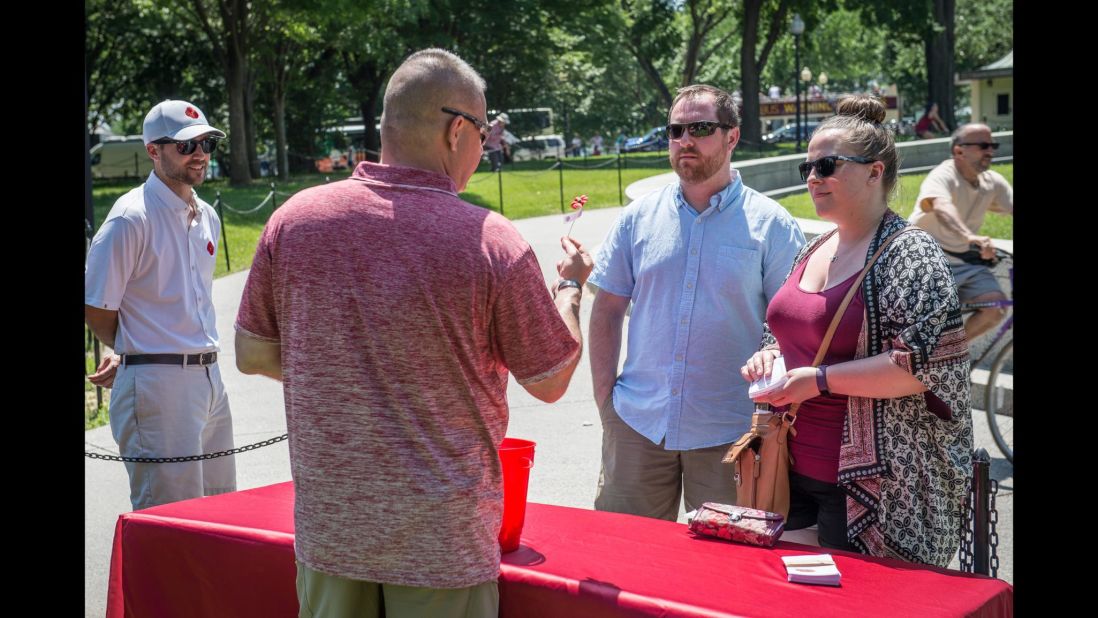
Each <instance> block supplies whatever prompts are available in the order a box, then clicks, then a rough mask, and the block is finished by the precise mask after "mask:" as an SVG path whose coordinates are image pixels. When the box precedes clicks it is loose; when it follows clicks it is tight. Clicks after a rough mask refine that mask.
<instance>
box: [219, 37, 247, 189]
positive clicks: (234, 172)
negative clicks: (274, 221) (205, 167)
mask: <svg viewBox="0 0 1098 618" xmlns="http://www.w3.org/2000/svg"><path fill="white" fill-rule="evenodd" d="M244 72H245V66H244V57H243V54H241V53H239V48H238V47H237V46H235V45H233V46H232V47H231V48H230V51H229V62H228V64H227V66H226V73H227V75H226V76H225V81H226V82H227V83H228V86H229V183H230V184H232V186H234V187H239V186H242V185H247V184H250V183H251V182H252V175H251V171H250V170H249V169H248V130H247V119H246V115H245V113H244V106H245V104H246V103H245V99H244V83H245V79H244V75H245V73H244Z"/></svg>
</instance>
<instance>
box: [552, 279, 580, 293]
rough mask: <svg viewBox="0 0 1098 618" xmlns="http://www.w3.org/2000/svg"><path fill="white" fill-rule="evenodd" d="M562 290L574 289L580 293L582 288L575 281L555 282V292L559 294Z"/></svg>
mask: <svg viewBox="0 0 1098 618" xmlns="http://www.w3.org/2000/svg"><path fill="white" fill-rule="evenodd" d="M564 288H576V289H577V290H580V291H581V292H582V291H583V288H582V287H581V286H580V282H579V281H576V280H575V279H561V280H560V281H558V282H557V291H558V292H559V291H561V290H563V289H564Z"/></svg>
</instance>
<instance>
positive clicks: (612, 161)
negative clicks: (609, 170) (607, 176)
mask: <svg viewBox="0 0 1098 618" xmlns="http://www.w3.org/2000/svg"><path fill="white" fill-rule="evenodd" d="M617 162H618V160H617V159H609V160H607V161H605V162H603V163H599V164H598V165H574V164H572V163H568V162H567V161H561V162H560V163H561V165H563V166H565V167H570V168H572V169H579V170H594V169H599V168H601V167H606V166H608V165H614V164H615V163H617Z"/></svg>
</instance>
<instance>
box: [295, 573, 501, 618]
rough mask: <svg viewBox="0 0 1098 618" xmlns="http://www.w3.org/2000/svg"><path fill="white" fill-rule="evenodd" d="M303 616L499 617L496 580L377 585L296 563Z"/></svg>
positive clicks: (299, 613)
mask: <svg viewBox="0 0 1098 618" xmlns="http://www.w3.org/2000/svg"><path fill="white" fill-rule="evenodd" d="M297 600H298V605H299V610H298V614H297V615H298V618H342V617H344V616H347V617H350V616H354V617H355V618H379V617H380V616H385V617H386V618H405V617H406V618H420V617H421V616H430V617H431V618H435V617H437V618H496V616H498V615H499V587H498V586H497V584H496V582H495V580H493V581H490V582H484V583H483V584H478V585H476V586H470V587H468V588H452V589H440V588H417V587H414V586H397V585H393V584H377V583H374V582H364V581H359V580H355V579H347V578H344V577H337V576H335V575H328V574H326V573H321V572H319V571H314V570H312V569H310V568H309V567H307V566H305V565H303V564H301V563H300V562H298V563H297Z"/></svg>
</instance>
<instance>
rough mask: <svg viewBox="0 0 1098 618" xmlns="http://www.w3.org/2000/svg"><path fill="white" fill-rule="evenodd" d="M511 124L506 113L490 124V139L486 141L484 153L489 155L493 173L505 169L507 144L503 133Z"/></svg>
mask: <svg viewBox="0 0 1098 618" xmlns="http://www.w3.org/2000/svg"><path fill="white" fill-rule="evenodd" d="M510 122H511V118H510V117H508V116H507V113H506V112H504V113H501V114H500V115H498V116H496V119H495V120H493V121H492V122H490V123H489V124H488V139H486V140H484V152H487V153H488V160H489V161H490V162H491V163H492V171H493V172H498V171H499V170H500V168H502V167H503V153H504V151H505V149H506V148H507V142H506V141H504V140H503V132H504V131H505V130H506V129H507V125H508V124H510Z"/></svg>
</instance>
